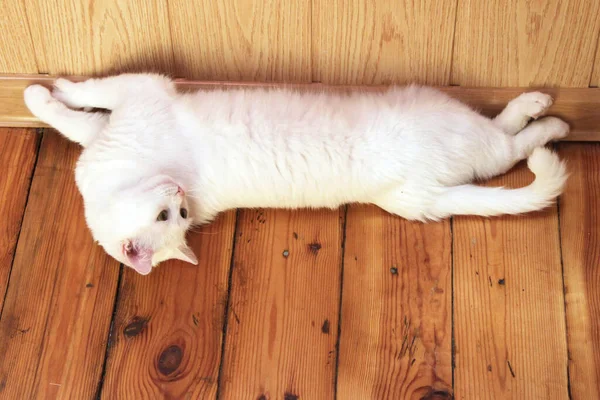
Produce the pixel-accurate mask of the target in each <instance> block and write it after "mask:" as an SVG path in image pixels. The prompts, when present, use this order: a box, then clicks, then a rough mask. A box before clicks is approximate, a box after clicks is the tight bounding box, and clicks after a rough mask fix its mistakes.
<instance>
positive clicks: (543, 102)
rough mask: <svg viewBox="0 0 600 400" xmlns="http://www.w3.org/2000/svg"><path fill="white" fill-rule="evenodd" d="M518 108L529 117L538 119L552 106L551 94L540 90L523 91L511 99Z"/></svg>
mask: <svg viewBox="0 0 600 400" xmlns="http://www.w3.org/2000/svg"><path fill="white" fill-rule="evenodd" d="M513 102H514V105H515V106H517V107H518V110H519V111H520V112H522V113H523V114H525V115H526V116H528V117H529V118H533V119H538V118H539V117H541V116H542V115H544V114H546V111H548V109H549V108H550V107H551V106H552V96H550V95H548V94H545V93H541V92H528V93H523V94H522V95H520V96H519V97H517V98H516V99H514V100H513Z"/></svg>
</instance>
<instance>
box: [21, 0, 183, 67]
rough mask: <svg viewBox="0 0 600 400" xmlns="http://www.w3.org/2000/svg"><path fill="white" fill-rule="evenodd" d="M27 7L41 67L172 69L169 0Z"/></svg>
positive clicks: (37, 0) (30, 2) (36, 1)
mask: <svg viewBox="0 0 600 400" xmlns="http://www.w3.org/2000/svg"><path fill="white" fill-rule="evenodd" d="M25 8H26V11H27V18H28V19H29V23H30V27H31V34H32V38H33V44H34V46H33V47H34V49H35V55H36V58H37V61H38V67H39V71H40V72H44V73H51V74H59V75H71V74H84V75H100V74H105V73H109V72H115V71H118V72H126V71H130V70H136V71H142V70H150V71H160V72H170V71H171V70H172V61H173V53H172V51H173V50H172V46H171V34H170V31H169V20H168V9H167V4H166V1H165V0H156V1H144V0H115V1H100V2H93V1H83V2H82V1H61V2H48V1H44V0H25ZM22 72H24V71H22Z"/></svg>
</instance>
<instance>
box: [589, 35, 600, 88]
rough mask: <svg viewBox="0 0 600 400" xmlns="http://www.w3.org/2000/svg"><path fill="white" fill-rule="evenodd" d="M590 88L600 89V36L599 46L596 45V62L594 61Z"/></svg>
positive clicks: (599, 38) (599, 39)
mask: <svg viewBox="0 0 600 400" xmlns="http://www.w3.org/2000/svg"><path fill="white" fill-rule="evenodd" d="M590 87H596V88H597V87H600V36H598V44H597V45H596V60H595V61H594V69H593V70H592V77H591V79H590Z"/></svg>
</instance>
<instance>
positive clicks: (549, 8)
mask: <svg viewBox="0 0 600 400" xmlns="http://www.w3.org/2000/svg"><path fill="white" fill-rule="evenodd" d="M598 15H600V2H598V1H588V0H566V1H565V0H539V1H528V0H510V1H505V0H492V1H479V0H459V7H458V15H457V18H456V37H455V46H454V58H453V63H452V83H454V84H459V85H461V86H495V87H506V86H561V87H588V85H589V82H590V74H591V71H592V65H593V62H594V52H595V49H596V43H597V41H598V33H599V32H600V18H598Z"/></svg>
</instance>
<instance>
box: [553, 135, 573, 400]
mask: <svg viewBox="0 0 600 400" xmlns="http://www.w3.org/2000/svg"><path fill="white" fill-rule="evenodd" d="M554 147H555V149H556V146H554ZM556 220H557V226H558V254H559V255H560V271H561V275H562V289H563V304H564V309H565V340H566V347H567V363H566V364H567V365H566V369H567V394H568V396H569V400H571V399H572V398H573V397H572V395H571V372H570V371H569V360H570V355H569V333H568V332H569V325H568V320H567V286H566V285H565V263H564V259H563V249H562V233H561V230H560V197H558V198H557V199H556Z"/></svg>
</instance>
